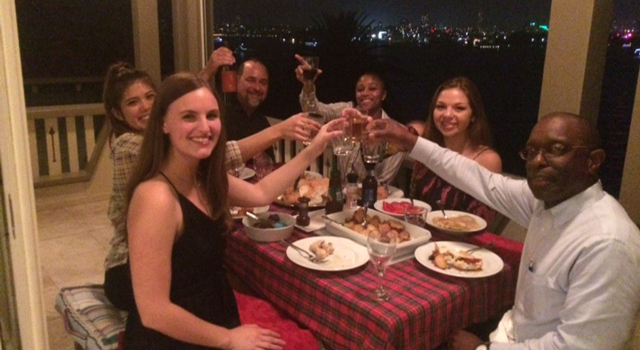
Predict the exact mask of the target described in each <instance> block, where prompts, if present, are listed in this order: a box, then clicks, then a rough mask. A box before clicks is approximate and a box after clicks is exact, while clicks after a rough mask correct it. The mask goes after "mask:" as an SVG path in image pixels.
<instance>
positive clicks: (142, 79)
mask: <svg viewBox="0 0 640 350" xmlns="http://www.w3.org/2000/svg"><path fill="white" fill-rule="evenodd" d="M155 97H156V86H155V84H154V82H153V79H151V77H150V76H149V74H147V72H145V71H144V70H140V69H135V68H133V67H132V66H130V65H129V64H127V63H124V62H118V63H115V64H113V65H111V66H110V67H109V68H108V70H107V74H106V77H105V83H104V90H103V104H104V109H105V113H106V115H107V124H108V125H109V130H110V133H111V135H110V138H109V143H110V145H111V158H112V159H113V184H112V186H113V187H112V189H111V198H110V200H109V210H108V217H109V220H110V221H111V223H112V224H113V227H114V236H113V238H112V239H111V242H110V243H111V249H110V251H109V253H108V255H107V257H106V259H105V262H104V267H105V283H104V285H105V293H106V295H107V297H108V298H109V300H110V301H111V302H112V303H113V304H114V305H115V306H116V307H118V308H120V309H123V310H130V309H131V308H132V307H133V306H134V305H133V299H132V298H131V296H132V292H131V290H130V286H129V290H127V286H122V285H119V284H118V283H117V281H122V280H123V279H122V278H120V277H121V275H123V274H124V275H125V276H128V274H129V271H128V267H126V266H125V265H124V264H125V263H126V262H127V256H128V252H129V250H128V247H127V240H126V227H125V222H124V221H122V220H120V218H121V217H122V214H123V213H124V207H125V192H126V183H127V181H128V180H129V177H130V174H131V173H132V171H133V168H134V167H135V164H136V161H137V159H138V154H139V152H140V146H141V144H142V138H143V133H144V130H145V129H146V127H147V123H148V121H149V114H150V113H151V106H152V104H153V101H154V100H155ZM304 123H306V118H305V117H304V116H303V115H295V116H292V117H290V118H288V119H287V120H285V121H283V122H282V123H279V124H277V125H274V126H272V127H270V128H268V129H266V130H263V131H262V132H260V133H258V134H255V135H253V136H250V137H247V138H245V139H242V140H240V141H229V142H227V143H226V153H225V167H226V169H233V168H236V167H238V166H239V165H240V164H242V163H244V162H245V161H247V160H248V159H251V157H253V156H254V155H256V154H258V153H259V152H261V151H263V150H264V149H266V148H268V147H270V146H271V145H272V144H273V143H274V142H275V141H277V140H279V139H281V138H283V139H286V140H305V139H306V137H307V134H306V129H307V128H306V127H305V125H304Z"/></svg>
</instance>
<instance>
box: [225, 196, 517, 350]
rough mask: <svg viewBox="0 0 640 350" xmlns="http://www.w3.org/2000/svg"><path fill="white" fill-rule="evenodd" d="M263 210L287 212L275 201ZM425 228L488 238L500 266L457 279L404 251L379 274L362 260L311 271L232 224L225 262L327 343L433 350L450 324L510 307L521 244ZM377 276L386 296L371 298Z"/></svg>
mask: <svg viewBox="0 0 640 350" xmlns="http://www.w3.org/2000/svg"><path fill="white" fill-rule="evenodd" d="M270 210H271V211H281V212H289V213H291V212H292V210H291V209H289V208H286V207H284V208H283V207H282V206H279V205H275V204H272V205H271V206H270ZM431 234H432V238H431V241H454V240H455V241H460V242H465V243H470V244H474V245H484V244H488V243H489V242H493V246H492V248H491V250H492V251H493V252H494V253H496V254H497V255H498V256H499V257H500V258H501V259H502V261H503V262H504V267H503V268H502V270H501V271H499V272H498V273H496V274H494V275H492V276H488V277H482V278H461V277H456V276H450V275H447V274H443V273H440V272H437V271H433V270H431V269H427V268H426V267H425V266H423V265H422V264H420V263H419V262H418V261H417V260H416V259H415V258H412V257H409V258H407V259H404V260H402V261H398V262H395V263H393V264H392V265H390V266H389V267H388V268H387V270H386V272H385V275H384V278H383V279H381V278H380V277H379V276H378V275H377V273H376V272H375V268H374V267H373V266H372V265H371V264H370V263H366V264H364V265H362V266H359V267H356V268H353V269H348V270H344V271H319V270H315V269H308V268H305V267H302V266H299V265H298V264H295V263H294V262H293V261H292V260H291V259H289V258H288V257H287V255H286V249H287V246H286V244H284V243H283V242H270V243H262V242H257V241H254V240H251V239H250V238H248V237H247V236H246V234H245V232H244V227H243V225H242V223H239V222H238V223H237V224H236V227H235V231H233V232H232V233H231V234H230V235H229V236H228V238H227V248H226V251H225V263H226V266H227V269H228V270H229V271H230V273H231V274H233V275H234V276H235V277H236V278H238V279H239V280H241V281H242V282H243V283H245V284H246V285H247V286H248V287H249V288H251V289H252V290H253V291H254V292H255V293H256V294H258V295H259V296H261V297H262V298H264V299H266V300H268V301H269V302H271V303H272V304H273V305H275V306H276V307H277V308H278V309H279V310H281V311H282V312H284V313H285V314H286V315H288V316H289V317H290V318H292V319H293V320H295V321H296V322H298V323H299V324H300V325H302V326H303V327H305V328H307V329H309V330H310V331H311V332H312V333H313V334H314V336H316V337H317V338H318V339H319V340H320V341H321V342H322V343H323V345H324V346H325V347H326V348H328V349H434V348H437V347H438V346H441V345H442V344H444V343H446V342H447V341H448V340H449V338H450V337H451V336H452V335H453V334H454V333H455V332H456V331H457V330H459V329H464V328H466V327H469V326H471V325H477V324H482V323H484V322H487V321H489V320H492V319H495V318H497V317H499V316H500V315H501V314H502V313H504V312H505V311H506V310H508V309H509V308H510V307H511V306H512V305H513V302H514V296H515V286H516V282H517V272H518V264H519V262H520V257H521V253H522V243H520V242H517V241H514V240H511V239H508V238H505V237H501V236H498V235H494V234H492V233H490V232H480V233H476V234H473V235H467V236H460V235H457V236H452V235H449V234H445V233H441V232H437V231H436V230H432V231H431ZM318 235H329V233H328V232H327V231H325V230H319V231H315V232H306V231H303V230H301V229H299V228H297V227H296V228H295V229H294V230H293V233H292V234H291V236H290V237H289V238H288V239H287V241H288V242H295V241H298V240H300V239H303V238H307V237H314V236H318ZM381 282H382V283H383V285H384V286H385V288H386V290H387V291H388V293H389V294H390V295H391V296H392V297H391V299H390V300H388V301H382V302H381V301H377V300H374V298H372V293H373V290H374V289H375V288H376V287H377V286H378V285H379V283H381Z"/></svg>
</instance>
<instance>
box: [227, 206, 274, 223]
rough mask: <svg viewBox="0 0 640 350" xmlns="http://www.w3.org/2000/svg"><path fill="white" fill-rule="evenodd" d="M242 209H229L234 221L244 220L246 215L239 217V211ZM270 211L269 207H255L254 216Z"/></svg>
mask: <svg viewBox="0 0 640 350" xmlns="http://www.w3.org/2000/svg"><path fill="white" fill-rule="evenodd" d="M240 208H241V207H231V208H229V212H230V213H231V217H232V218H233V220H239V219H242V218H243V217H244V215H238V210H240ZM268 210H269V206H268V205H265V206H262V207H253V210H252V211H253V213H254V214H260V213H264V212H266V211H268Z"/></svg>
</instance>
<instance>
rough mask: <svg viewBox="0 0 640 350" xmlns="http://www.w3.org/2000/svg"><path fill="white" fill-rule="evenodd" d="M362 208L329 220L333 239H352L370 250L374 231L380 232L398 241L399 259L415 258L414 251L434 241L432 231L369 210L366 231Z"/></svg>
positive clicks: (326, 221)
mask: <svg viewBox="0 0 640 350" xmlns="http://www.w3.org/2000/svg"><path fill="white" fill-rule="evenodd" d="M364 216H365V215H364V210H363V209H362V208H353V209H348V210H343V211H339V212H337V213H333V214H329V215H326V216H325V224H326V230H327V231H329V233H331V234H332V235H335V236H340V237H346V238H349V239H352V240H354V241H356V242H358V243H359V244H361V245H363V246H365V247H366V246H367V237H368V236H369V233H370V232H371V231H374V230H375V231H378V232H379V233H380V234H382V235H387V236H389V239H394V240H396V242H397V243H398V244H397V247H396V258H397V259H400V258H401V257H404V256H406V255H409V256H411V255H412V254H413V251H414V250H415V249H416V248H417V247H419V246H421V245H423V244H425V243H427V242H428V241H429V240H430V239H431V232H429V231H428V230H426V229H424V228H422V227H419V226H416V225H412V224H409V223H406V222H404V221H402V220H399V219H398V218H396V217H394V216H391V215H387V214H384V213H381V212H379V211H376V210H373V209H369V210H368V212H367V215H366V217H367V224H366V227H364V226H362V222H363V219H364Z"/></svg>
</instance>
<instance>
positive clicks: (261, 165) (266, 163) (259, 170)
mask: <svg viewBox="0 0 640 350" xmlns="http://www.w3.org/2000/svg"><path fill="white" fill-rule="evenodd" d="M253 167H254V168H255V169H253V170H255V172H256V176H257V177H258V179H263V178H264V177H265V176H267V175H269V173H271V172H272V171H273V160H272V159H271V157H269V155H268V154H266V153H265V152H261V153H259V154H257V155H256V156H255V157H253Z"/></svg>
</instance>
